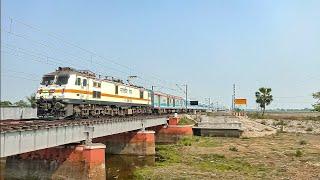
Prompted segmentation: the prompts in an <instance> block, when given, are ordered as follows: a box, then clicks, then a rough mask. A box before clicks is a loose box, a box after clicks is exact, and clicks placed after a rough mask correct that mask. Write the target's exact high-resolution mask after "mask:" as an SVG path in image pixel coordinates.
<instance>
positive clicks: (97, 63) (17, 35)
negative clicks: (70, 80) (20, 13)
mask: <svg viewBox="0 0 320 180" xmlns="http://www.w3.org/2000/svg"><path fill="white" fill-rule="evenodd" d="M2 29H3V28H2ZM4 31H5V32H6V33H8V34H10V35H13V36H16V37H19V38H23V39H25V40H27V41H31V42H32V43H35V44H38V45H41V46H45V47H49V48H54V49H57V48H55V47H53V46H50V45H47V44H44V43H42V42H39V41H35V40H32V39H30V38H27V37H26V36H23V35H21V34H16V33H13V32H9V31H7V30H5V29H4ZM6 44H7V45H9V44H8V43H6ZM10 46H12V47H15V46H13V45H10ZM15 48H18V47H15ZM20 49H23V48H20ZM58 50H59V51H60V49H58ZM62 52H66V51H62ZM66 54H69V55H71V54H70V53H66ZM43 56H46V57H48V56H47V55H43ZM72 56H74V55H72ZM48 58H49V57H48ZM50 58H52V59H57V58H53V57H50ZM77 58H79V57H77ZM79 59H83V60H85V59H84V58H79ZM59 61H60V62H63V61H61V60H59ZM90 61H91V62H92V59H91V60H90ZM60 62H59V64H60V65H64V64H63V63H60ZM69 64H71V63H69ZM93 64H94V65H101V66H104V67H106V68H107V69H112V70H115V71H117V72H120V73H123V74H125V75H130V73H127V72H124V71H121V70H118V69H115V68H111V67H109V66H105V65H104V64H102V63H99V62H94V63H93ZM71 65H73V66H75V67H76V66H79V65H75V64H71ZM84 68H86V67H84ZM139 78H140V79H142V80H145V81H146V82H150V83H151V84H155V83H154V82H153V81H150V80H147V79H143V78H141V77H139ZM160 80H161V79H160ZM166 89H170V90H172V88H166Z"/></svg>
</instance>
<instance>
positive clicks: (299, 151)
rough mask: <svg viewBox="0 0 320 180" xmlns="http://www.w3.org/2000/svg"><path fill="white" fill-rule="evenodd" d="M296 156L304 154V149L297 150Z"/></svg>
mask: <svg viewBox="0 0 320 180" xmlns="http://www.w3.org/2000/svg"><path fill="white" fill-rule="evenodd" d="M295 156H296V157H301V156H302V151H301V150H299V149H298V150H296V154H295Z"/></svg>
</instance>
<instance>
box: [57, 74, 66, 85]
mask: <svg viewBox="0 0 320 180" xmlns="http://www.w3.org/2000/svg"><path fill="white" fill-rule="evenodd" d="M68 79H69V75H68V74H64V75H59V76H58V78H57V82H56V84H58V85H64V84H67V83H68Z"/></svg>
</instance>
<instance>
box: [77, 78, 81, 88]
mask: <svg viewBox="0 0 320 180" xmlns="http://www.w3.org/2000/svg"><path fill="white" fill-rule="evenodd" d="M76 85H77V86H80V85H81V78H77V79H76Z"/></svg>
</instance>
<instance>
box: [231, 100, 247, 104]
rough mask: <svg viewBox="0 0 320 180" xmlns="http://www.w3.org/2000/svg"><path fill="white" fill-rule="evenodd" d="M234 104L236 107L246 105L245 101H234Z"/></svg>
mask: <svg viewBox="0 0 320 180" xmlns="http://www.w3.org/2000/svg"><path fill="white" fill-rule="evenodd" d="M234 104H236V105H246V104H247V99H234Z"/></svg>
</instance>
